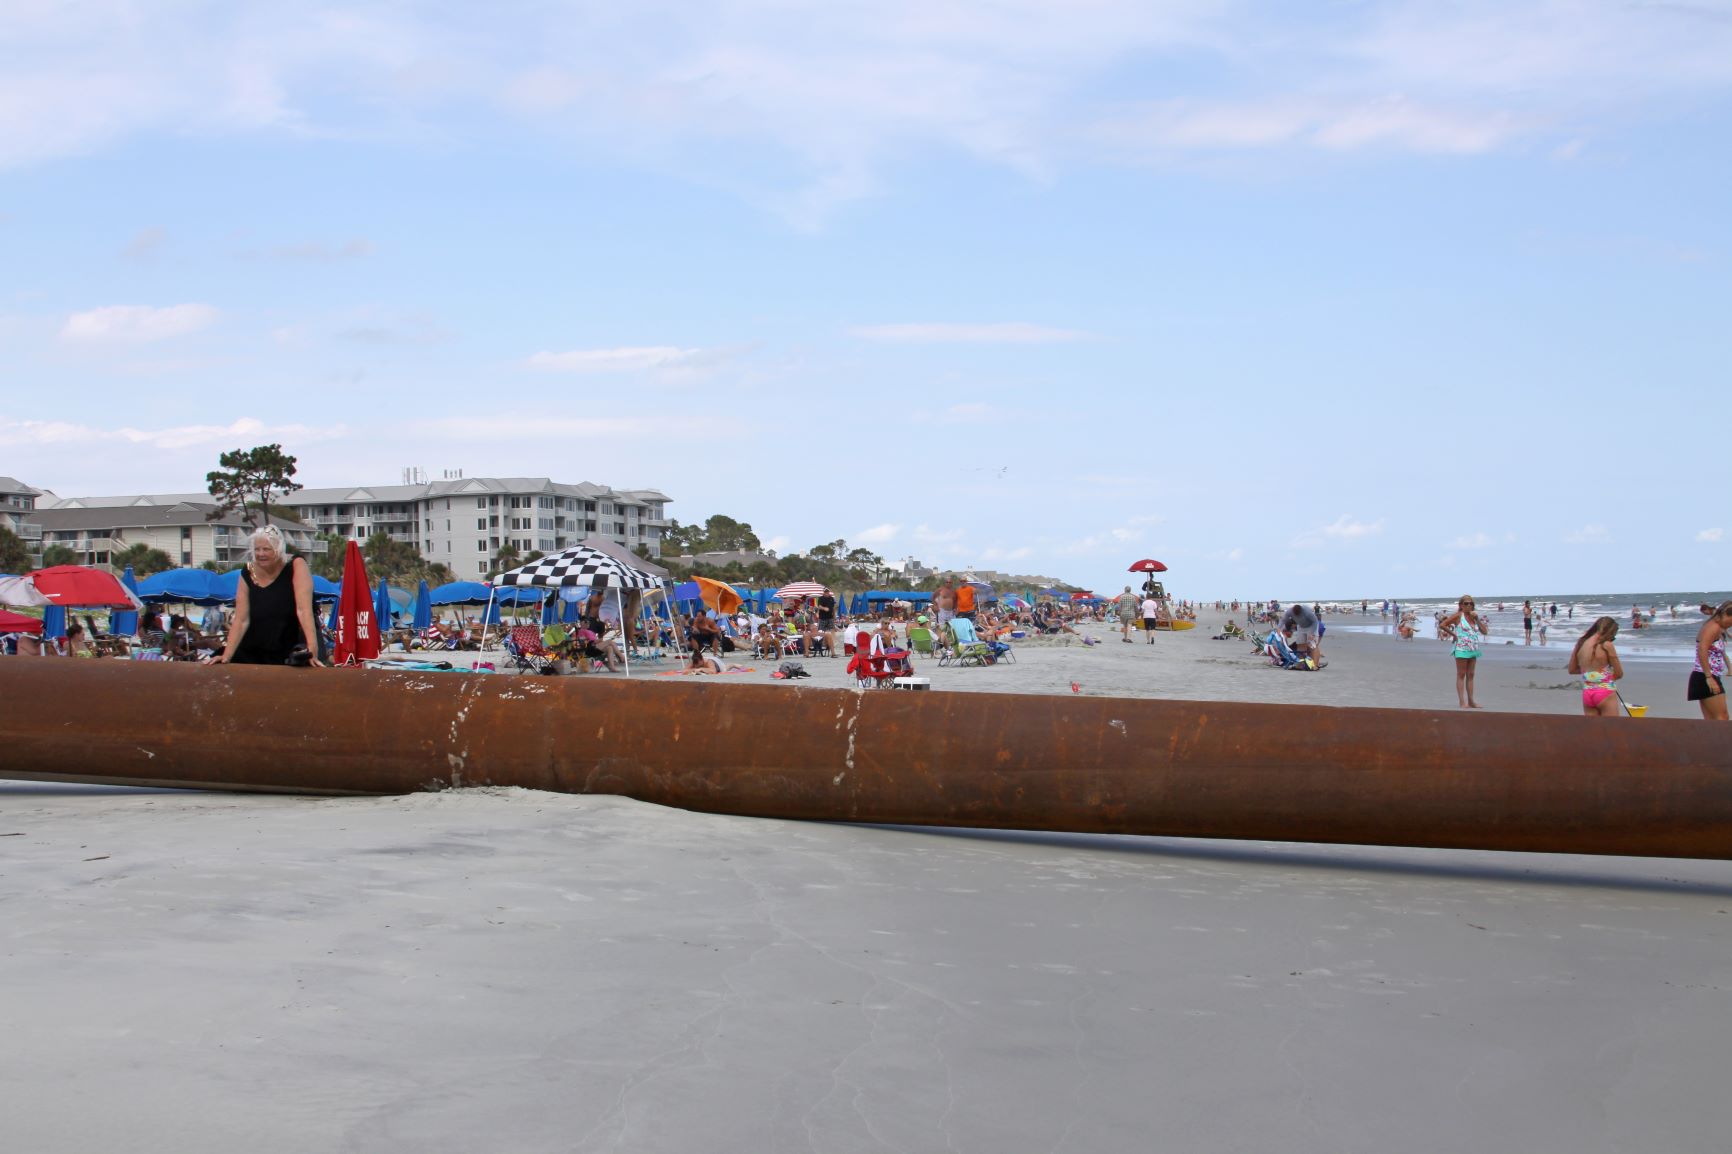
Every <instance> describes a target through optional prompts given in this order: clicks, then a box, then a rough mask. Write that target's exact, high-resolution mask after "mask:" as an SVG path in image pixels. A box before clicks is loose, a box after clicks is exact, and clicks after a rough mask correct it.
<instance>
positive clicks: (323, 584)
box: [224, 569, 343, 601]
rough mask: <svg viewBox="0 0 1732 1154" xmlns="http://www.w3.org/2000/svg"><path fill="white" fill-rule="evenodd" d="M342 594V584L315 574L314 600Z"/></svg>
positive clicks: (337, 596)
mask: <svg viewBox="0 0 1732 1154" xmlns="http://www.w3.org/2000/svg"><path fill="white" fill-rule="evenodd" d="M235 572H236V573H239V572H240V570H239V569H236V570H235ZM224 576H227V574H224ZM342 595H343V587H342V586H341V585H338V584H337V583H336V582H335V581H333V580H331V579H330V578H329V577H321V576H319V575H318V574H317V573H315V574H313V600H314V601H335V600H336V599H337V598H339V597H341V596H342Z"/></svg>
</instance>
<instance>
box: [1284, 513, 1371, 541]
mask: <svg viewBox="0 0 1732 1154" xmlns="http://www.w3.org/2000/svg"><path fill="white" fill-rule="evenodd" d="M1381 532H1383V519H1382V518H1378V519H1377V520H1376V521H1356V520H1354V519H1353V515H1352V514H1351V513H1343V514H1341V516H1339V517H1337V518H1335V520H1333V521H1331V522H1330V523H1329V524H1327V525H1323V526H1320V527H1318V528H1316V529H1310V530H1307V531H1306V532H1304V533H1301V534H1299V535H1298V536H1297V537H1295V538H1293V541H1292V546H1293V548H1295V549H1316V548H1319V547H1321V546H1322V545H1323V544H1324V543H1326V542H1337V543H1342V542H1350V541H1358V540H1361V539H1363V538H1365V537H1375V536H1376V535H1377V534H1379V533H1381Z"/></svg>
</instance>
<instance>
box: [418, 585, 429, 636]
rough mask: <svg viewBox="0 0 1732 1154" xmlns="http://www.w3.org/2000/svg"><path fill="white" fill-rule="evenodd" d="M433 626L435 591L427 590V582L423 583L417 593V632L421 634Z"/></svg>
mask: <svg viewBox="0 0 1732 1154" xmlns="http://www.w3.org/2000/svg"><path fill="white" fill-rule="evenodd" d="M432 624H433V591H432V590H431V589H429V588H427V582H425V581H423V582H421V588H419V589H417V590H416V591H415V631H416V632H417V633H419V632H421V631H422V630H423V629H428V628H430V627H431V626H432Z"/></svg>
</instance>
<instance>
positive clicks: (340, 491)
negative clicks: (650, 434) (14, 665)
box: [0, 477, 672, 509]
mask: <svg viewBox="0 0 1732 1154" xmlns="http://www.w3.org/2000/svg"><path fill="white" fill-rule="evenodd" d="M10 480H11V478H0V481H10ZM14 483H15V482H14ZM0 491H3V490H0ZM11 491H12V492H19V493H26V492H27V493H37V494H38V495H39V496H43V497H46V498H47V500H40V501H38V502H37V504H38V505H39V506H45V507H47V508H49V509H124V508H130V507H133V506H152V505H180V504H187V503H191V504H209V503H210V499H211V497H210V494H209V493H137V494H131V495H127V496H114V497H64V498H62V497H59V496H56V495H55V494H53V493H49V492H47V491H46V490H42V491H39V490H36V489H32V488H30V487H29V486H22V487H20V488H18V489H15V490H11ZM507 493H510V494H520V495H521V494H543V495H547V496H554V497H580V498H582V499H584V500H586V501H594V500H603V501H618V502H620V503H622V504H627V505H647V504H649V503H650V502H652V501H671V500H672V498H671V497H669V496H668V495H667V494H666V493H663V492H662V491H661V490H660V489H610V488H608V487H607V486H606V485H597V484H596V483H594V482H593V481H579V482H577V483H576V484H566V483H565V482H562V481H555V480H552V479H551V478H548V477H454V478H452V479H450V480H440V481H430V482H428V483H427V484H424V485H345V486H326V487H322V488H317V489H296V490H295V491H294V492H292V493H288V494H286V495H284V496H281V497H279V498H277V500H276V502H275V503H276V504H279V505H285V506H289V507H292V508H301V507H304V506H307V505H339V504H342V503H344V502H348V501H377V502H380V503H381V504H393V505H394V504H407V503H409V502H412V501H420V500H423V499H425V498H430V497H461V496H465V495H468V496H478V495H481V496H485V495H496V494H507Z"/></svg>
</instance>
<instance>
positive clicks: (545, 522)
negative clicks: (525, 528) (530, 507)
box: [535, 517, 553, 529]
mask: <svg viewBox="0 0 1732 1154" xmlns="http://www.w3.org/2000/svg"><path fill="white" fill-rule="evenodd" d="M535 527H536V528H537V529H551V528H553V518H552V517H538V518H536V521H535Z"/></svg>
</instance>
